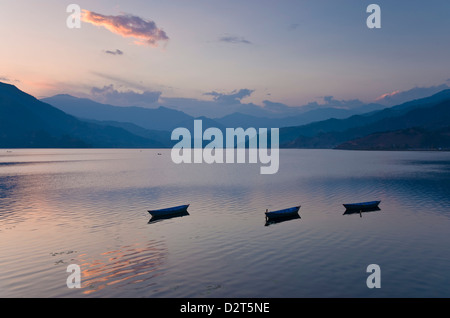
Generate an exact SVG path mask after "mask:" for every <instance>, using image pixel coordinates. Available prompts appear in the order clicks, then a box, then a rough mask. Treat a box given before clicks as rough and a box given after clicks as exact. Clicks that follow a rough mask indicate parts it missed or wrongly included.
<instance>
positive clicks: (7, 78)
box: [0, 76, 20, 83]
mask: <svg viewBox="0 0 450 318" xmlns="http://www.w3.org/2000/svg"><path fill="white" fill-rule="evenodd" d="M0 81H1V82H7V83H20V80H18V79H13V78H10V77H8V76H0Z"/></svg>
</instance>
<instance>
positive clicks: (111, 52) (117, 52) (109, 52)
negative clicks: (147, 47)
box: [105, 49, 123, 55]
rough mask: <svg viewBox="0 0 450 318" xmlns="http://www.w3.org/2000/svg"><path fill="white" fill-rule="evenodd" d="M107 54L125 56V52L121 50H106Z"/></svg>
mask: <svg viewBox="0 0 450 318" xmlns="http://www.w3.org/2000/svg"><path fill="white" fill-rule="evenodd" d="M105 53H106V54H111V55H123V51H121V50H119V49H116V50H115V51H110V50H106V51H105Z"/></svg>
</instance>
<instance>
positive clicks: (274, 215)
mask: <svg viewBox="0 0 450 318" xmlns="http://www.w3.org/2000/svg"><path fill="white" fill-rule="evenodd" d="M298 210H300V206H295V207H292V208H288V209H283V210H277V211H270V212H269V211H268V210H266V218H268V219H279V218H289V217H292V216H295V215H298Z"/></svg>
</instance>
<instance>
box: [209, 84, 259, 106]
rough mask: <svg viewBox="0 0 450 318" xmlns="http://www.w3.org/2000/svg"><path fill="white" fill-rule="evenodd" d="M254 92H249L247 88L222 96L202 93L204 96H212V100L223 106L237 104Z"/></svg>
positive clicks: (213, 93)
mask: <svg viewBox="0 0 450 318" xmlns="http://www.w3.org/2000/svg"><path fill="white" fill-rule="evenodd" d="M253 92H254V90H250V89H247V88H243V89H240V90H239V91H236V90H234V91H232V92H231V93H229V94H223V93H218V92H215V91H213V92H208V93H204V95H209V96H213V97H214V100H215V101H217V102H220V103H224V104H239V103H240V102H241V99H243V98H245V97H248V96H250V95H251V94H252V93H253Z"/></svg>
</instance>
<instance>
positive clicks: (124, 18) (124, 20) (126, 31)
mask: <svg viewBox="0 0 450 318" xmlns="http://www.w3.org/2000/svg"><path fill="white" fill-rule="evenodd" d="M82 21H83V22H87V23H91V24H93V25H97V26H102V27H104V28H106V29H107V30H109V31H111V32H113V33H115V34H119V35H121V36H123V37H132V38H136V39H138V40H137V41H135V44H144V45H145V44H147V45H151V46H158V42H160V41H167V40H169V37H168V36H167V34H166V33H165V32H164V31H163V30H161V29H159V28H158V27H157V26H156V23H155V22H153V21H150V20H144V19H142V18H140V17H138V16H134V15H129V14H128V15H118V16H113V15H102V14H99V13H95V12H92V11H88V10H83V14H82Z"/></svg>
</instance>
